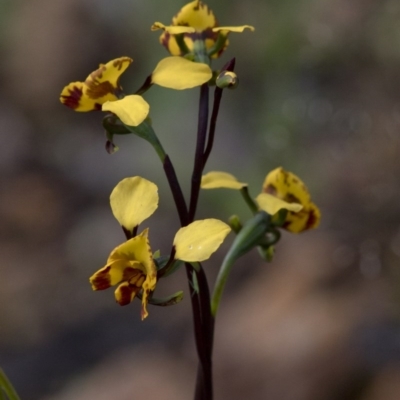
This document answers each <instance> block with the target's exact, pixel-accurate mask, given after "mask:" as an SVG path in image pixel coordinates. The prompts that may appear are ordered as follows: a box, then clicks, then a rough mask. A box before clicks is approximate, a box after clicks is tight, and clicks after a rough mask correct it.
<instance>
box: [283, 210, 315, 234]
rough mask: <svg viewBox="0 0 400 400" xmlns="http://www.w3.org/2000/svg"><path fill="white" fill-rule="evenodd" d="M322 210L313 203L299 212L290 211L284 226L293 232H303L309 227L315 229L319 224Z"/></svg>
mask: <svg viewBox="0 0 400 400" xmlns="http://www.w3.org/2000/svg"><path fill="white" fill-rule="evenodd" d="M320 219H321V212H320V211H319V209H318V207H317V206H316V205H315V204H314V203H311V204H310V205H309V207H307V208H304V209H303V210H301V211H300V212H299V213H296V214H293V213H288V215H287V217H286V221H285V223H284V225H283V228H285V229H286V230H288V231H290V232H292V233H301V232H303V231H305V230H308V229H314V228H316V227H317V226H318V225H319V222H320Z"/></svg>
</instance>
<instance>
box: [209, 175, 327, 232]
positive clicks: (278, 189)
mask: <svg viewBox="0 0 400 400" xmlns="http://www.w3.org/2000/svg"><path fill="white" fill-rule="evenodd" d="M201 187H202V189H216V188H226V189H236V190H241V189H243V188H245V187H247V184H246V183H242V182H239V181H238V180H237V179H236V178H235V177H234V176H233V175H231V174H227V173H225V172H216V171H213V172H209V173H208V174H205V175H204V176H203V177H202V181H201ZM255 200H256V202H257V204H258V207H259V208H260V209H261V210H263V211H265V212H267V213H268V214H270V215H275V214H276V213H277V212H279V211H280V210H282V209H285V210H287V211H288V213H287V216H286V220H285V222H284V224H283V226H282V227H283V228H284V229H286V230H288V231H290V232H293V233H299V232H303V231H305V230H307V229H313V228H316V227H317V226H318V224H319V221H320V219H321V213H320V211H319V209H318V207H317V206H316V205H315V204H314V203H313V202H312V201H311V196H310V194H309V192H308V190H307V188H306V186H305V185H304V183H303V182H302V181H301V179H300V178H299V177H297V176H296V175H294V174H293V173H291V172H288V171H285V170H284V169H283V168H282V167H279V168H276V169H274V170H273V171H271V172H270V173H269V174H268V175H267V176H266V178H265V180H264V184H263V187H262V192H261V193H260V194H259V195H258V196H257V197H256V199H255Z"/></svg>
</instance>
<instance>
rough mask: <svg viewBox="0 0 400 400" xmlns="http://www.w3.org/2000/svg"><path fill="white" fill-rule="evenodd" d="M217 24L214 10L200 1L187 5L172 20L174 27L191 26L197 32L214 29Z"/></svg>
mask: <svg viewBox="0 0 400 400" xmlns="http://www.w3.org/2000/svg"><path fill="white" fill-rule="evenodd" d="M216 23H217V20H216V18H215V16H214V13H213V12H212V10H211V9H210V8H209V7H208V6H207V4H204V3H203V2H202V1H199V0H196V1H192V2H190V3H188V4H186V5H185V6H184V7H182V8H181V10H180V11H179V12H178V14H177V15H176V16H175V17H174V18H173V19H172V24H173V25H183V26H191V27H193V28H195V29H196V31H197V32H202V31H205V30H206V29H210V28H213V27H214V26H215V25H216Z"/></svg>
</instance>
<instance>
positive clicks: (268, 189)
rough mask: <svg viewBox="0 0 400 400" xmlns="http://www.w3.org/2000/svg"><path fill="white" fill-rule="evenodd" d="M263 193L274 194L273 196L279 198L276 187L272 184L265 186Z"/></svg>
mask: <svg viewBox="0 0 400 400" xmlns="http://www.w3.org/2000/svg"><path fill="white" fill-rule="evenodd" d="M263 193H269V194H272V196H276V197H277V194H278V190H277V189H276V187H275V186H274V185H273V184H272V183H270V184H268V185H267V186H265V187H264V188H263Z"/></svg>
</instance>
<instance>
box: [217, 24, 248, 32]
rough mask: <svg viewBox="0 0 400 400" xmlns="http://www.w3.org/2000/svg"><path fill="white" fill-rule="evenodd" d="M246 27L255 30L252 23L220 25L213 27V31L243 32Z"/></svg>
mask: <svg viewBox="0 0 400 400" xmlns="http://www.w3.org/2000/svg"><path fill="white" fill-rule="evenodd" d="M245 29H249V30H250V31H252V32H254V26H251V25H242V26H218V27H216V28H213V32H220V31H222V32H223V33H224V34H227V33H228V32H238V33H242V32H243V31H244V30H245Z"/></svg>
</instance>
